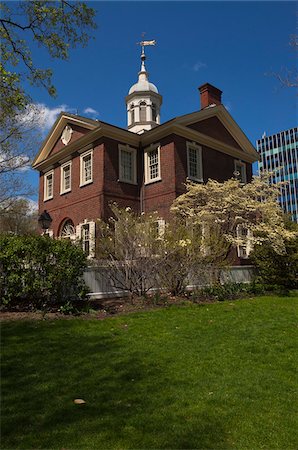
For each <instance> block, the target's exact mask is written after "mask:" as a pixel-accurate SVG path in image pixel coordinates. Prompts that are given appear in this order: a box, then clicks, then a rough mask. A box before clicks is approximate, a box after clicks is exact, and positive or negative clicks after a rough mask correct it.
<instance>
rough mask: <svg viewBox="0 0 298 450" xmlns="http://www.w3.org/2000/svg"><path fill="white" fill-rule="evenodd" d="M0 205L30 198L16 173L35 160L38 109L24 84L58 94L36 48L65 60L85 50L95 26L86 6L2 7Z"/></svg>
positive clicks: (7, 4) (22, 3)
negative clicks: (34, 51)
mask: <svg viewBox="0 0 298 450" xmlns="http://www.w3.org/2000/svg"><path fill="white" fill-rule="evenodd" d="M0 13H1V17H0V51H1V62H0V76H1V84H0V97H1V110H0V146H1V150H0V207H1V204H3V203H4V204H5V205H7V202H8V200H9V199H10V198H11V197H13V196H19V195H26V194H28V188H27V186H24V184H23V182H22V180H21V178H20V177H19V176H18V171H19V170H20V169H22V168H23V167H24V166H26V165H27V164H28V163H29V162H30V159H31V157H32V154H30V151H29V145H27V144H28V143H30V144H31V148H30V150H31V153H32V148H33V147H34V144H33V145H32V136H34V137H35V139H36V136H35V134H34V133H35V131H36V124H37V121H38V118H39V117H38V116H39V114H38V111H36V109H35V107H34V101H33V100H32V98H31V97H30V95H29V93H28V92H27V90H26V88H25V86H26V83H27V84H28V83H30V84H31V85H34V86H37V87H39V86H40V87H43V88H45V89H46V90H47V92H48V93H49V95H50V96H55V95H56V89H55V87H54V86H53V84H52V70H51V69H50V68H40V67H38V64H37V62H36V61H34V60H33V57H32V51H31V50H32V46H33V45H38V47H40V48H43V49H45V50H46V51H47V52H48V53H49V55H50V57H51V58H57V59H62V60H66V59H68V57H69V52H70V49H72V48H75V47H76V46H77V45H82V46H85V45H87V43H88V40H89V38H90V36H89V33H90V31H91V30H92V29H94V28H96V24H95V21H94V17H95V10H94V9H93V8H90V7H89V6H87V4H86V3H84V2H68V1H65V0H60V1H28V0H26V1H20V2H1V3H0Z"/></svg>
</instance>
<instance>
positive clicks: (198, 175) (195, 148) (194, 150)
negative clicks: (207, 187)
mask: <svg viewBox="0 0 298 450" xmlns="http://www.w3.org/2000/svg"><path fill="white" fill-rule="evenodd" d="M186 148H187V176H188V178H189V179H191V180H194V181H203V168H202V147H201V146H200V145H198V144H197V143H196V142H187V144H186Z"/></svg>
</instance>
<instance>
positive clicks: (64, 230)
mask: <svg viewBox="0 0 298 450" xmlns="http://www.w3.org/2000/svg"><path fill="white" fill-rule="evenodd" d="M60 237H61V238H62V239H70V240H74V239H75V238H76V230H75V227H74V224H73V221H72V220H71V219H66V220H65V222H64V223H63V225H62V227H61V230H60Z"/></svg>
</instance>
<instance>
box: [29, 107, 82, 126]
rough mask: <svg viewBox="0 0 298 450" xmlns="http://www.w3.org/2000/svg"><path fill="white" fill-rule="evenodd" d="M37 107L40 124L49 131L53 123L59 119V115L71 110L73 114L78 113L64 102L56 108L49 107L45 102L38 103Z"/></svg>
mask: <svg viewBox="0 0 298 450" xmlns="http://www.w3.org/2000/svg"><path fill="white" fill-rule="evenodd" d="M35 107H36V108H37V110H38V125H39V127H40V128H43V129H45V130H46V131H48V130H49V129H50V128H51V127H52V125H53V124H54V122H55V120H56V119H57V117H58V115H59V114H60V113H61V112H62V111H63V112H69V113H71V114H75V113H76V109H74V108H70V107H69V106H67V105H65V104H62V105H59V106H56V107H54V108H49V107H48V106H46V105H45V104H43V103H38V104H36V105H35Z"/></svg>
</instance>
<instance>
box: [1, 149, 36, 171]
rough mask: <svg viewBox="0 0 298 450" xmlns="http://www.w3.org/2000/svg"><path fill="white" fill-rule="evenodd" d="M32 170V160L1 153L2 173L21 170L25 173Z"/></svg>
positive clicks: (24, 156) (22, 156) (23, 156)
mask: <svg viewBox="0 0 298 450" xmlns="http://www.w3.org/2000/svg"><path fill="white" fill-rule="evenodd" d="M29 169H30V159H29V158H28V156H26V155H13V154H7V153H3V152H2V153H1V152H0V172H3V173H5V172H10V171H13V170H19V171H22V172H25V171H27V170H29Z"/></svg>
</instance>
